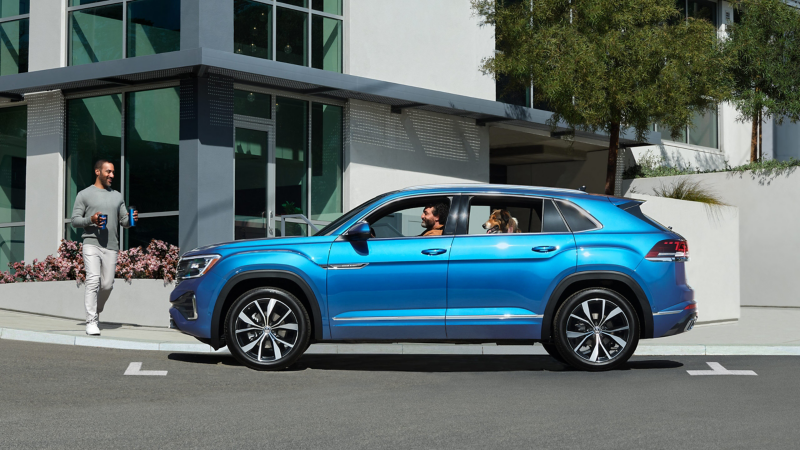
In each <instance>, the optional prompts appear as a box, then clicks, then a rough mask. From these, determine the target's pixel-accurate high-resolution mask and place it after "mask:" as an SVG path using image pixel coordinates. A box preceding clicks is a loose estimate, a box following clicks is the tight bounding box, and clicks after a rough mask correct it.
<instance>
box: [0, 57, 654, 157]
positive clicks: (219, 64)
mask: <svg viewBox="0 0 800 450" xmlns="http://www.w3.org/2000/svg"><path fill="white" fill-rule="evenodd" d="M207 73H209V74H217V75H223V76H228V77H231V78H232V79H233V80H234V81H236V82H239V83H243V84H252V85H256V86H263V87H268V88H273V89H276V90H284V91H290V92H296V93H303V94H313V95H316V96H320V97H330V98H337V99H356V100H364V101H368V102H374V103H380V104H384V105H389V106H390V107H391V108H392V111H393V112H400V111H402V109H404V108H415V109H419V110H423V111H431V112H436V113H441V114H449V115H455V116H459V117H465V118H470V119H474V120H475V121H476V124H477V125H496V124H503V125H508V126H513V127H514V128H517V129H528V130H530V131H531V132H534V133H535V134H538V135H547V136H548V137H549V136H550V134H551V127H550V125H548V124H547V120H548V119H549V118H550V113H549V112H547V111H540V110H536V109H532V108H526V107H521V106H515V105H509V104H506V103H500V102H495V101H491V100H485V99H480V98H474V97H467V96H463V95H456V94H451V93H447V92H441V91H434V90H430V89H423V88H418V87H414V86H408V85H403V84H397V83H390V82H386V81H380V80H374V79H370V78H363V77H358V76H354V75H347V74H340V73H334V72H328V71H323V70H319V69H312V68H309V67H302V66H296V65H291V64H285V63H279V62H276V61H271V60H265V59H260V58H253V57H249V56H244V55H238V54H235V53H233V52H226V51H221V50H213V49H209V48H195V49H189V50H181V51H177V52H170V53H162V54H158V55H150V56H142V57H137V58H129V59H119V60H114V61H104V62H98V63H94V64H86V65H80V66H69V67H61V68H56V69H48V70H41V71H35V72H29V73H21V74H15V75H4V76H2V77H0V98H5V99H9V100H21V99H22V96H24V94H27V93H32V92H41V91H49V90H62V91H64V92H65V93H69V92H75V91H87V90H96V89H105V88H109V87H114V86H120V85H124V86H129V85H136V84H146V83H153V82H158V81H166V80H175V79H182V78H191V77H198V76H205V74H207ZM565 130H566V129H565V128H560V129H559V130H557V132H556V133H555V136H554V137H553V139H561V136H559V134H560V133H558V132H559V131H565ZM576 140H581V141H584V142H587V143H588V142H591V144H594V145H603V143H605V145H606V146H607V145H608V144H607V142H608V138H607V137H606V136H603V135H602V134H594V133H583V132H577V133H576ZM647 141H648V142H649V143H651V144H652V143H660V142H661V138H660V135H659V134H658V133H651V134H650V135H649V136H648V139H647ZM620 142H621V144H622V145H626V146H631V145H641V143H638V142H636V141H634V140H632V139H629V138H627V137H624V138H622V139H620Z"/></svg>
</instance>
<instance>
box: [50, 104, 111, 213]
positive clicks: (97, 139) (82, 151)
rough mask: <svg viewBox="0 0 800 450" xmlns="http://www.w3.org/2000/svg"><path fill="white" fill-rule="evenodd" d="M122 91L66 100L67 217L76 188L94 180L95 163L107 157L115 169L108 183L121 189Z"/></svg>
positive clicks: (76, 194) (90, 183) (89, 183)
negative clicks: (110, 181)
mask: <svg viewBox="0 0 800 450" xmlns="http://www.w3.org/2000/svg"><path fill="white" fill-rule="evenodd" d="M121 156H122V95H121V94H112V95H104V96H100V97H90V98H83V99H74V100H68V101H67V158H66V159H67V162H66V165H67V176H66V183H67V187H66V209H65V211H64V212H65V214H66V217H67V218H69V217H71V216H72V208H73V207H74V206H75V198H76V197H77V196H78V192H80V191H81V190H83V189H85V188H87V187H89V186H91V185H92V184H94V181H95V174H94V163H95V162H96V161H97V160H98V159H107V160H109V161H111V162H112V163H114V166H115V169H116V171H117V173H116V175H117V176H116V177H114V181H113V183H112V184H111V187H112V188H113V189H116V190H118V191H120V190H121V189H120V178H121V177H120V175H121V173H120V169H121V166H120V160H121Z"/></svg>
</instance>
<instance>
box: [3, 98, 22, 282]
mask: <svg viewBox="0 0 800 450" xmlns="http://www.w3.org/2000/svg"><path fill="white" fill-rule="evenodd" d="M27 130H28V114H27V108H26V107H24V106H17V107H13V108H1V109H0V224H3V223H15V222H24V221H25V163H26V158H27V152H28V140H27V134H28V133H27ZM3 270H5V266H3V265H1V264H0V271H3Z"/></svg>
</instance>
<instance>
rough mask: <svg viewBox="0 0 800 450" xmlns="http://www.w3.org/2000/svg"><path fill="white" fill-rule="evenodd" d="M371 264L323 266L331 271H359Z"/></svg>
mask: <svg viewBox="0 0 800 450" xmlns="http://www.w3.org/2000/svg"><path fill="white" fill-rule="evenodd" d="M368 265H369V263H354V264H328V265H326V266H322V267H323V268H325V269H329V270H358V269H363V268H364V267H367V266H368Z"/></svg>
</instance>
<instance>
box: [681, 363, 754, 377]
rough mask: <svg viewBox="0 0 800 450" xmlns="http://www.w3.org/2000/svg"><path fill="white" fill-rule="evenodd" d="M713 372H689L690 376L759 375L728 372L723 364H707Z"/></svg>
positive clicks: (749, 371)
mask: <svg viewBox="0 0 800 450" xmlns="http://www.w3.org/2000/svg"><path fill="white" fill-rule="evenodd" d="M706 364H708V366H709V367H711V370H687V372H689V375H758V374H757V373H755V372H753V371H752V370H728V369H726V368H724V367H722V364H720V363H716V362H707V363H706Z"/></svg>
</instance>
